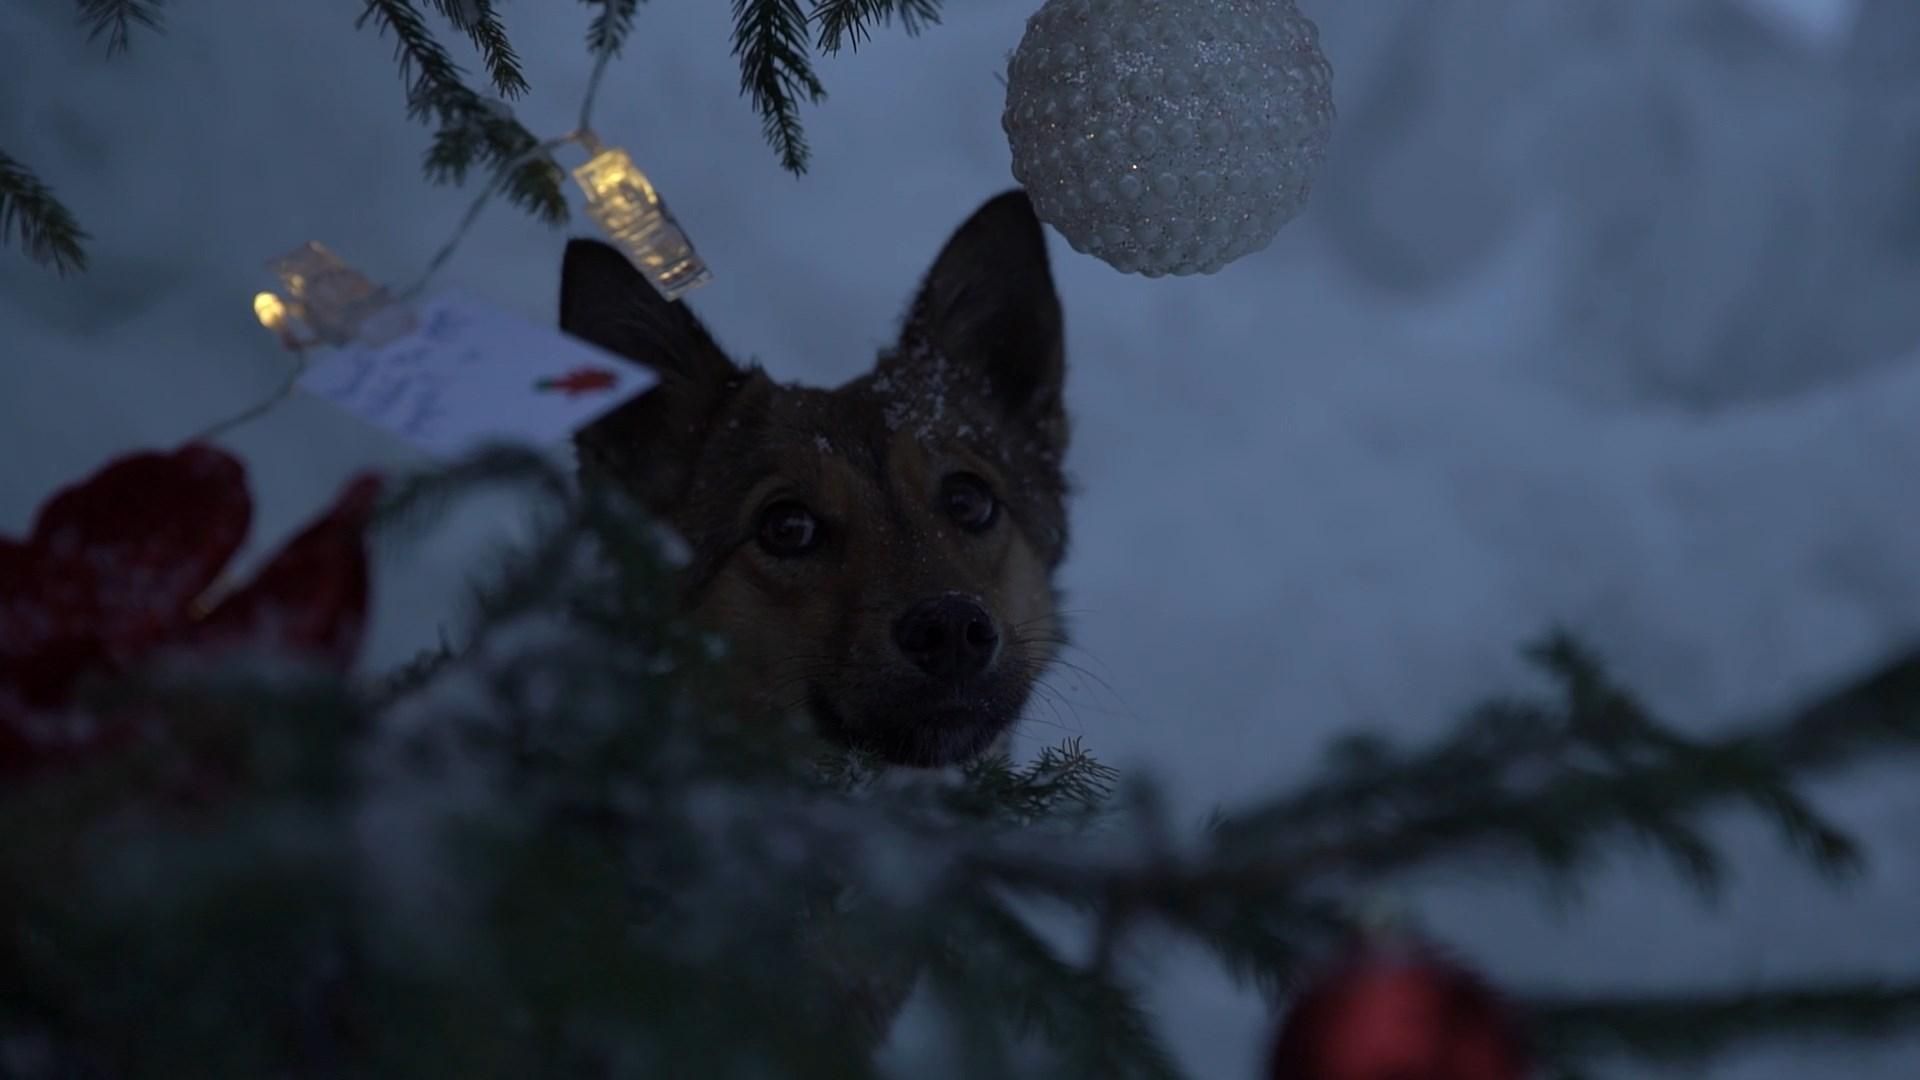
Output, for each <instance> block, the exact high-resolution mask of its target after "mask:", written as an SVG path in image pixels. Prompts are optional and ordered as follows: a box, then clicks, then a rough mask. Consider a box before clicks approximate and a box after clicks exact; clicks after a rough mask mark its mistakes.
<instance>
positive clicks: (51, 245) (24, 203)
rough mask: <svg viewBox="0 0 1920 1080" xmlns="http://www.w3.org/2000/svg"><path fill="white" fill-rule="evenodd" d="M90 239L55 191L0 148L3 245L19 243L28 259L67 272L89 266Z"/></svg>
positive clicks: (58, 271)
mask: <svg viewBox="0 0 1920 1080" xmlns="http://www.w3.org/2000/svg"><path fill="white" fill-rule="evenodd" d="M88 239H90V237H88V236H87V233H86V231H85V230H83V229H81V228H80V223H79V222H78V221H75V220H74V217H73V213H72V212H71V211H69V210H68V209H67V208H66V206H65V205H64V204H62V203H61V202H60V200H59V199H57V198H55V197H54V194H53V190H52V189H51V188H49V187H47V186H46V185H45V184H43V183H41V182H40V178H39V177H37V176H35V175H34V174H33V172H32V170H30V169H28V168H27V167H26V166H25V165H22V164H21V163H20V162H18V161H15V160H14V159H13V158H11V157H8V156H7V154H6V152H5V151H0V244H13V243H18V244H19V245H20V246H21V247H23V248H25V249H26V252H27V258H29V259H32V260H33V261H34V262H37V263H40V264H41V265H43V266H51V267H53V268H54V271H55V272H56V273H59V274H63V275H64V274H66V273H68V272H69V271H73V272H78V271H82V270H85V269H86V268H87V253H86V250H85V249H84V248H83V247H82V245H83V244H85V243H86V241H87V240H88Z"/></svg>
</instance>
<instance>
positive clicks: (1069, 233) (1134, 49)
mask: <svg viewBox="0 0 1920 1080" xmlns="http://www.w3.org/2000/svg"><path fill="white" fill-rule="evenodd" d="M1332 81H1333V75H1332V69H1331V68H1330V67H1329V66H1328V64H1327V60H1326V57H1325V56H1324V55H1322V54H1321V52H1320V47H1319V43H1318V31H1317V30H1316V29H1315V27H1314V25H1313V23H1312V22H1311V21H1309V20H1308V19H1307V18H1306V16H1304V15H1302V14H1300V12H1299V11H1298V10H1297V9H1296V8H1295V7H1294V4H1293V0H1185V2H1178V0H1047V3H1046V5H1045V6H1043V7H1042V8H1041V9H1040V10H1039V12H1037V13H1036V14H1034V15H1033V16H1032V17H1031V18H1029V19H1028V20H1027V29H1026V33H1025V34H1024V35H1023V36H1022V37H1021V39H1020V46H1019V48H1018V49H1016V50H1015V51H1014V54H1013V58H1012V60H1011V61H1010V62H1009V64H1008V68H1007V105H1006V111H1005V112H1004V113H1003V114H1002V117H1001V126H1002V127H1004V128H1005V129H1006V133H1007V141H1008V144H1009V145H1010V146H1011V148H1012V150H1013V174H1014V176H1015V177H1016V178H1017V179H1019V181H1020V182H1021V184H1022V185H1024V186H1025V187H1026V188H1027V192H1028V194H1029V195H1031V196H1032V198H1033V204H1034V209H1035V210H1036V211H1037V212H1038V213H1039V215H1040V218H1041V220H1043V221H1046V222H1047V223H1048V224H1051V225H1052V226H1053V227H1054V228H1055V229H1058V230H1059V231H1060V234H1061V235H1062V236H1064V237H1066V239H1067V242H1068V243H1069V244H1071V245H1073V248H1074V250H1076V251H1080V252H1083V253H1087V254H1092V255H1097V256H1099V257H1100V258H1101V259H1104V260H1106V261H1107V262H1108V263H1110V264H1112V265H1113V266H1114V267H1115V268H1116V269H1119V270H1122V271H1125V272H1128V273H1141V274H1145V275H1147V276H1149V277H1158V276H1161V275H1163V274H1194V273H1213V272H1214V271H1217V270H1219V269H1220V268H1221V267H1223V266H1225V265H1226V264H1227V263H1229V262H1232V261H1233V260H1235V259H1237V258H1240V257H1241V256H1243V255H1247V254H1250V253H1252V252H1255V251H1259V250H1260V249H1262V248H1264V247H1266V246H1267V245H1268V244H1269V243H1271V242H1272V241H1273V238H1274V236H1275V234H1277V233H1278V232H1279V231H1280V227H1281V226H1282V225H1285V224H1286V223H1287V222H1288V221H1289V220H1291V219H1292V218H1293V216H1294V215H1295V214H1297V213H1299V212H1300V208H1301V207H1302V205H1304V203H1305V202H1306V198H1307V192H1308V188H1309V186H1310V184H1311V181H1312V177H1313V173H1314V171H1315V169H1316V168H1317V167H1318V166H1319V164H1320V160H1321V158H1322V157H1324V156H1325V152H1326V146H1327V140H1328V137H1329V134H1330V132H1331V128H1332V123H1333V97H1332Z"/></svg>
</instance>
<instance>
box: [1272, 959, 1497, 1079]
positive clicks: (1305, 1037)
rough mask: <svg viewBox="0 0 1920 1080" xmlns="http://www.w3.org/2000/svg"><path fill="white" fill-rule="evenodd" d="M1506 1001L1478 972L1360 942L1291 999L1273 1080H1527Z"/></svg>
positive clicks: (1277, 1047)
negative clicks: (1337, 962)
mask: <svg viewBox="0 0 1920 1080" xmlns="http://www.w3.org/2000/svg"><path fill="white" fill-rule="evenodd" d="M1530 1072H1531V1066H1530V1065H1529V1063H1528V1057H1527V1053H1526V1049H1525V1043H1524V1040H1523V1039H1522V1037H1521V1035H1520V1032H1519V1029H1518V1026H1517V1025H1516V1024H1515V1022H1514V1019H1513V1017H1512V1016H1511V1015H1510V1014H1509V1012H1508V1010H1507V1007H1506V1005H1505V1004H1504V1003H1503V1002H1502V1001H1501V999H1500V997H1499V995H1498V994H1496V993H1495V992H1494V991H1493V989H1492V988H1491V987H1489V986H1488V985H1487V984H1486V983H1485V982H1484V981H1482V980H1481V979H1480V978H1479V976H1477V975H1475V974H1474V973H1473V972H1471V971H1468V970H1467V969H1466V968H1464V967H1462V966H1460V965H1459V964H1457V963H1454V962H1452V961H1449V960H1447V959H1445V958H1444V957H1441V956H1439V955H1438V954H1437V953H1436V952H1434V951H1433V950H1430V949H1425V948H1418V947H1415V948H1389V947H1385V946H1379V945H1369V946H1363V947H1362V948H1360V949H1358V950H1356V951H1355V952H1354V953H1352V954H1351V955H1349V956H1348V957H1347V958H1346V959H1345V960H1344V961H1342V962H1341V963H1339V964H1338V965H1336V966H1335V967H1334V968H1333V969H1332V970H1331V971H1329V972H1328V973H1327V974H1326V975H1325V976H1323V977H1321V978H1320V979H1318V980H1316V981H1315V982H1314V983H1313V984H1312V985H1311V986H1309V987H1308V988H1307V989H1306V991H1305V992H1304V993H1302V994H1301V995H1300V997H1299V998H1298V999H1297V1000H1296V1001H1295V1002H1294V1003H1293V1006H1292V1008H1291V1009H1290V1010H1289V1012H1288V1014H1287V1017H1286V1020H1285V1022H1284V1024H1283V1025H1282V1026H1281V1029H1280V1034H1279V1038H1278V1040H1277V1041H1276V1043H1275V1046H1274V1049H1273V1056H1272V1058H1271V1063H1270V1068H1269V1071H1268V1075H1269V1076H1270V1077H1272V1080H1525V1078H1526V1077H1527V1076H1528V1075H1529V1074H1530Z"/></svg>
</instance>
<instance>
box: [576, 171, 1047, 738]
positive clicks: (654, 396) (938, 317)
mask: <svg viewBox="0 0 1920 1080" xmlns="http://www.w3.org/2000/svg"><path fill="white" fill-rule="evenodd" d="M561 294H562V295H561V325H562V327H563V328H564V329H565V330H567V331H569V332H571V333H573V334H576V335H578V336H580V337H582V338H585V339H587V340H589V341H592V342H594V343H596V344H598V345H600V346H602V347H603V348H606V349H609V350H611V351H613V352H615V353H618V354H620V355H623V356H626V357H628V358H630V359H632V360H634V361H636V362H639V363H642V364H645V365H647V366H649V367H651V368H653V369H654V370H655V371H657V372H658V374H659V375H660V377H661V383H660V384H659V385H658V386H657V387H656V388H654V389H653V390H651V391H649V392H647V393H646V394H644V395H641V396H640V397H638V398H636V399H634V400H633V401H630V402H628V403H626V404H625V405H622V406H621V407H619V408H618V409H615V410H614V411H613V412H612V413H610V414H609V415H608V416H606V417H605V418H603V419H601V420H600V421H598V422H596V423H594V424H592V425H590V426H589V427H588V428H587V429H585V430H584V431H582V432H581V433H580V435H579V436H578V438H577V440H576V444H577V447H578V449H579V452H580V459H581V467H582V470H583V478H584V479H586V480H588V481H594V482H612V483H616V484H618V485H620V486H622V487H624V488H625V489H626V490H627V491H629V492H630V493H631V494H633V495H634V496H636V497H637V498H638V499H640V501H641V502H642V503H643V505H645V506H647V507H648V508H649V509H650V510H652V511H653V512H654V513H656V514H658V515H659V516H660V517H661V518H662V519H663V520H665V521H666V522H667V523H668V524H670V525H671V526H673V527H674V528H675V529H676V530H677V531H678V532H679V534H680V535H681V536H682V537H683V538H684V539H685V540H686V541H687V543H688V545H689V547H690V548H691V550H692V552H693V557H692V560H691V563H690V565H689V566H688V567H687V569H686V571H685V575H684V603H685V606H686V610H687V611H688V613H689V614H690V615H691V617H692V618H694V619H695V620H696V621H698V622H699V623H701V624H703V625H704V626H706V627H708V628H710V629H712V630H714V631H716V632H718V633H719V634H721V635H722V636H723V637H724V638H725V639H726V640H727V641H728V642H729V643H730V645H731V650H730V654H729V655H730V662H731V664H732V667H731V668H730V669H729V673H728V674H729V680H730V682H731V684H732V688H733V690H734V696H735V698H736V700H735V705H736V706H737V707H739V708H741V709H743V710H745V711H746V712H747V713H749V714H750V715H754V716H761V717H768V718H776V719H777V718H786V717H792V716H795V715H799V716H803V717H805V718H806V719H808V720H809V721H811V722H812V723H813V724H814V725H815V726H816V728H817V729H818V730H819V731H820V733H821V734H823V735H825V736H827V737H830V738H833V739H836V740H838V741H840V742H842V743H845V744H848V745H855V746H861V747H865V748H868V749H871V750H873V751H875V752H877V753H879V754H880V755H881V756H883V757H884V758H886V759H887V760H889V761H891V762H894V763H897V764H905V765H920V766H929V765H944V764H949V763H952V762H955V761H960V760H964V759H966V758H968V757H971V756H974V755H977V754H979V753H981V752H982V751H984V750H986V749H988V748H989V747H991V746H993V745H996V743H997V742H999V741H1000V740H1002V739H1004V737H1005V735H1006V734H1007V733H1008V732H1009V731H1010V730H1011V727H1012V725H1013V724H1014V723H1015V722H1016V721H1017V719H1018V717H1019V714H1020V712H1021V711H1022V709H1023V708H1024V707H1025V705H1026V703H1027V700H1028V698H1029V696H1030V695H1031V693H1032V692H1033V688H1034V685H1035V682H1036V680H1037V679H1038V678H1039V676H1040V674H1041V673H1042V672H1043V670H1044V669H1045V668H1046V667H1047V666H1048V664H1049V663H1050V662H1051V661H1052V659H1053V656H1054V653H1055V651H1056V648H1057V645H1058V644H1059V642H1060V641H1061V639H1062V634H1063V630H1062V627H1061V625H1060V619H1059V616H1058V614H1057V595H1056V591H1055V588H1054V584H1053V577H1054V572H1055V571H1056V570H1057V568H1058V567H1059V565H1060V563H1061V560H1062V559H1063V558H1064V556H1065V554H1066V543H1067V525H1066V506H1065V503H1066V483H1065V479H1064V477H1063V475H1062V472H1061V457H1062V455H1063V453H1064V452H1065V450H1066V444H1067V422H1066V415H1065V411H1064V406H1063V402H1062V396H1061V390H1062V381H1063V378H1064V375H1065V367H1064V347H1063V335H1062V326H1061V315H1060V304H1059V300H1058V298H1057V296H1056V294H1055V291H1054V286H1053V279H1052V274H1051V271H1050V270H1049V267H1048V262H1047V253H1046V244H1045V239H1044V236H1043V235H1042V233H1041V230H1040V225H1039V222H1038V221H1037V220H1036V219H1035V218H1034V216H1033V211H1032V208H1031V206H1030V204H1029V203H1028V201H1027V198H1026V196H1025V194H1024V193H1021V192H1018V191H1014V192H1008V193H1006V194H1003V195H1001V196H999V197H997V198H995V199H993V200H991V201H989V202H988V203H986V204H985V205H984V206H982V207H981V208H980V209H979V210H978V211H977V212H976V213H975V214H974V215H973V216H972V217H971V218H969V219H968V220H967V221H966V222H965V223H964V224H963V225H962V226H961V227H960V228H959V230H958V231H956V232H955V233H954V235H953V237H952V238H951V239H950V240H949V241H948V242H947V245H946V247H945V248H944V249H943V250H942V251H941V253H940V255H939V257H938V258H937V259H936V260H935V262H934V265H933V267H932V269H931V270H930V271H929V273H928V274H927V276H926V278H925V280H924V281H923V283H922V285H921V287H920V290H919V293H918V295H917V296H916V297H915V299H914V301H913V304H912V307H911V308H910V309H909V312H908V315H907V318H906V320H905V323H904V326H903V328H902V330H901V333H900V337H899V341H898V343H897V344H896V345H895V346H894V347H892V348H891V349H888V350H886V351H884V352H882V353H881V354H880V356H879V358H878V359H877V362H876V363H875V366H874V368H873V370H872V371H871V372H869V373H868V374H865V375H863V376H861V377H860V378H858V379H855V380H853V381H852V382H850V383H848V384H846V385H844V386H841V387H839V388H837V389H832V390H823V389H812V388H805V387H798V386H788V385H782V384H779V383H776V382H774V381H773V380H772V379H771V378H769V377H768V376H767V375H766V373H765V372H763V371H761V370H759V369H758V368H743V367H741V366H740V365H737V364H736V363H734V362H733V361H732V360H731V359H730V358H729V357H728V356H727V355H726V353H725V352H723V351H722V350H721V348H720V347H719V346H718V345H717V344H715V342H714V340H713V338H712V337H711V336H710V335H709V334H708V333H707V331H706V329H705V328H704V327H703V326H701V324H700V322H699V321H698V320H697V319H696V318H695V317H694V316H693V314H692V312H691V311H689V310H688V309H687V307H686V306H685V305H684V304H681V303H669V302H667V301H665V300H664V299H662V298H661V297H660V296H659V295H658V294H657V293H656V292H655V291H654V290H653V289H652V287H651V286H649V285H648V284H647V283H646V282H645V281H644V280H643V279H642V278H641V277H640V275H639V274H638V273H637V272H636V271H635V270H634V268H633V267H632V266H631V264H629V263H628V262H627V260H626V259H625V258H624V257H623V256H621V255H620V254H619V253H618V252H616V251H614V250H613V249H611V248H608V247H606V246H605V245H602V244H598V243H596V242H592V241H585V240H576V241H574V242H573V243H572V244H570V245H569V247H568V249H567V255H566V262H565V267H564V270H563V273H562V286H561ZM957 473H964V474H972V475H974V476H977V477H979V478H980V479H982V480H984V481H985V484H986V487H987V489H988V490H990V492H991V493H992V495H993V497H994V499H995V501H996V503H997V505H998V510H997V512H996V514H995V516H994V517H993V519H992V522H991V524H990V525H988V526H987V527H985V528H984V529H981V530H979V531H977V532H974V531H969V530H968V529H966V528H962V527H960V526H959V525H958V524H957V522H958V521H959V520H960V519H959V518H956V516H955V514H954V511H953V509H952V504H951V503H950V502H949V501H947V500H946V496H945V495H943V492H946V491H947V490H948V488H947V487H945V486H943V485H948V484H954V483H963V482H964V481H956V480H953V479H951V478H952V477H954V475H955V474H957ZM794 502H798V503H799V504H802V505H804V507H805V508H806V509H807V510H808V511H810V512H811V515H812V520H814V521H816V522H817V526H818V529H817V532H816V533H815V535H816V536H817V537H818V545H817V547H815V548H814V549H813V550H810V551H808V552H806V553H805V554H800V555H786V556H782V555H778V554H775V553H774V551H775V550H776V549H770V548H768V547H766V546H765V545H763V544H762V543H761V541H760V537H761V536H762V535H763V529H764V528H765V527H766V518H765V516H764V515H766V514H767V512H768V511H769V508H772V507H775V506H778V505H788V506H791V505H792V504H793V503H794ZM976 505H977V504H976ZM776 548H777V545H776ZM941 597H957V598H960V599H959V600H958V601H956V602H957V603H959V604H961V605H967V604H972V605H976V607H977V608H978V609H984V612H985V614H986V616H987V618H988V619H989V620H990V623H991V626H992V628H993V631H997V637H998V645H997V648H994V649H993V650H992V659H991V660H990V661H981V662H982V663H985V664H986V667H985V669H984V670H981V671H978V672H974V673H970V674H966V675H965V676H964V677H962V676H950V675H947V674H940V675H938V677H936V675H935V674H930V672H934V671H935V669H934V668H932V667H929V666H928V665H927V664H925V663H919V662H917V661H916V660H915V659H914V656H913V655H912V654H911V650H909V649H908V647H907V646H906V645H904V644H903V642H904V641H913V640H921V639H915V638H912V637H910V636H909V637H905V638H903V637H902V636H901V635H902V631H901V630H900V626H901V622H902V619H903V617H905V616H907V614H908V612H909V611H910V610H914V609H915V605H922V608H924V607H925V606H926V605H927V603H928V602H930V601H934V600H938V599H939V598H941ZM976 607H965V608H964V610H965V611H966V612H973V611H975V610H976ZM972 617H973V616H972V615H966V616H965V618H969V619H971V618H972ZM941 625H943V626H944V625H948V624H945V623H943V624H941ZM951 625H952V626H955V627H959V626H965V627H974V628H977V626H978V622H977V620H976V621H975V622H964V623H953V624H951ZM989 633H990V632H989V631H986V630H981V631H980V635H981V640H983V641H984V640H987V635H988V634H989ZM926 640H935V641H941V640H946V639H942V638H938V637H935V638H933V639H926ZM968 640H972V639H968ZM923 643H924V642H923ZM969 655H970V656H971V655H973V654H969ZM978 655H979V656H985V655H987V647H986V646H984V645H982V646H980V652H979V654H978ZM976 659H977V657H976ZM941 670H942V671H944V669H941ZM971 670H972V669H971V668H969V669H968V671H969V672H971Z"/></svg>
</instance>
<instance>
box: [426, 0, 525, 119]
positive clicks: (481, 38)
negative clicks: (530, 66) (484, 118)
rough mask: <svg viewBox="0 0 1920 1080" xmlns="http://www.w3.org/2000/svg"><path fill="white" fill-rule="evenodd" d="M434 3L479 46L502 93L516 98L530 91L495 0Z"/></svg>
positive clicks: (442, 0)
mask: <svg viewBox="0 0 1920 1080" xmlns="http://www.w3.org/2000/svg"><path fill="white" fill-rule="evenodd" d="M433 6H434V7H435V8H437V9H438V10H439V12H440V14H441V15H443V16H445V17H446V19H447V21H448V22H450V23H452V24H453V25H454V27H455V28H457V29H459V30H460V31H462V32H464V33H465V34H466V35H467V38H468V39H469V40H471V41H472V42H473V47H474V48H476V49H479V50H480V57H481V59H482V61H484V62H485V63H486V65H487V74H488V75H489V76H490V77H491V78H492V79H493V88H494V89H495V90H497V91H498V92H499V93H500V96H501V97H505V98H516V97H519V96H520V95H521V94H524V93H526V92H527V77H526V75H525V73H523V72H522V71H521V70H520V58H519V57H518V56H516V55H514V51H513V43H512V42H510V41H508V40H507V28H506V25H505V24H503V23H502V22H501V21H500V14H499V12H497V11H495V10H494V7H493V0H433Z"/></svg>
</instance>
